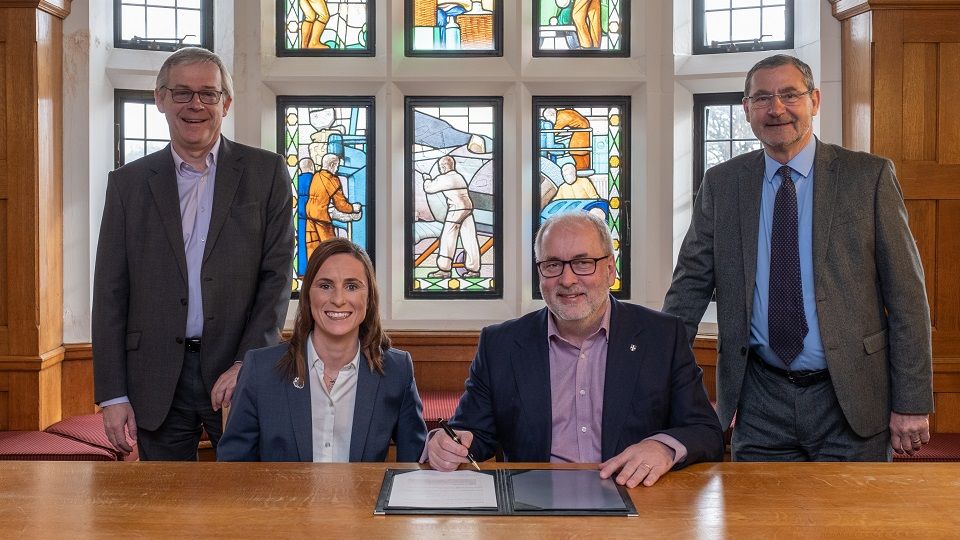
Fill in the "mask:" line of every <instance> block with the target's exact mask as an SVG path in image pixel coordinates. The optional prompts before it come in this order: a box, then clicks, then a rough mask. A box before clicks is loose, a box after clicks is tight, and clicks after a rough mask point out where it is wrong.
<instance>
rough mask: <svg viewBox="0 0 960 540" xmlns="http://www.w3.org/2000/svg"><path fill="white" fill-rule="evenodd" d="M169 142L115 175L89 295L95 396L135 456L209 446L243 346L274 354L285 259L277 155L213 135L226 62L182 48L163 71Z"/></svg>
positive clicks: (166, 455) (178, 454)
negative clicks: (203, 438)
mask: <svg viewBox="0 0 960 540" xmlns="http://www.w3.org/2000/svg"><path fill="white" fill-rule="evenodd" d="M154 95H155V98H156V101H157V108H158V109H160V112H162V113H164V114H165V115H166V118H167V123H168V125H169V128H170V139H171V143H170V145H169V146H167V147H166V148H164V149H163V150H160V151H159V152H155V153H153V154H150V155H148V156H145V157H143V158H141V159H138V160H136V161H134V162H132V163H129V164H127V165H124V166H123V167H121V168H119V169H117V170H115V171H113V172H112V173H110V177H109V180H108V183H107V193H106V203H105V205H104V210H103V220H102V224H101V227H100V240H99V244H98V246H97V262H96V270H95V274H94V292H93V365H94V382H95V399H96V401H97V403H98V404H99V405H100V406H101V407H103V422H104V427H105V428H106V431H107V436H108V437H109V439H110V442H111V443H112V444H113V445H114V447H116V448H117V449H118V450H120V451H122V452H129V451H131V447H130V445H129V444H128V443H127V439H126V437H125V432H126V434H128V435H129V436H130V437H131V438H133V439H136V440H137V442H138V447H139V452H140V458H141V459H149V460H194V459H196V457H197V443H198V442H199V439H200V435H201V428H203V429H206V431H207V434H208V435H209V436H210V440H211V442H212V443H213V445H214V447H216V444H217V442H218V441H219V439H220V435H221V433H222V423H221V412H220V409H221V407H222V406H225V405H229V403H230V398H231V395H232V394H233V389H234V387H235V386H236V381H237V373H238V372H239V370H240V362H241V360H242V359H243V356H244V354H245V353H246V351H248V350H250V349H256V348H259V347H264V346H267V345H272V344H274V343H276V342H277V340H278V338H279V331H280V328H281V327H282V325H283V320H284V317H285V315H286V310H287V302H288V299H289V297H290V283H291V282H290V279H291V276H290V273H291V268H292V267H291V259H292V254H293V233H292V230H291V226H292V218H291V216H292V213H291V212H292V208H293V207H292V205H291V190H290V180H289V177H288V175H287V172H286V169H285V167H284V163H283V160H282V159H281V158H280V156H278V155H276V154H274V153H271V152H267V151H265V150H260V149H257V148H251V147H249V146H244V145H241V144H238V143H235V142H231V141H229V140H227V139H226V138H224V137H221V135H220V124H221V122H222V120H223V118H224V117H225V116H226V115H227V111H228V110H229V109H230V104H231V102H232V97H233V83H232V79H231V77H230V74H229V73H228V72H227V69H226V67H225V66H224V64H223V62H222V61H221V60H220V58H219V57H218V56H217V55H215V54H214V53H211V52H209V51H207V50H204V49H200V48H192V47H191V48H185V49H180V50H179V51H177V52H175V53H174V54H173V55H171V56H170V57H169V58H168V59H167V60H166V62H164V64H163V66H162V67H161V68H160V72H159V74H158V75H157V84H156V90H155V92H154Z"/></svg>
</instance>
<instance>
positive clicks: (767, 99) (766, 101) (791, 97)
mask: <svg viewBox="0 0 960 540" xmlns="http://www.w3.org/2000/svg"><path fill="white" fill-rule="evenodd" d="M811 92H813V89H812V88H811V89H810V90H807V91H806V92H784V93H782V94H760V95H757V96H747V97H745V98H743V99H746V100H749V101H750V105H751V106H752V107H754V108H756V109H766V108H767V107H769V106H771V105H773V100H774V99H776V98H780V103H783V104H784V105H793V104H794V103H797V102H798V101H800V98H802V97H803V96H805V95H807V94H810V93H811Z"/></svg>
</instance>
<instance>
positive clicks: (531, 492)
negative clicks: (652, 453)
mask: <svg viewBox="0 0 960 540" xmlns="http://www.w3.org/2000/svg"><path fill="white" fill-rule="evenodd" d="M374 514H470V515H484V514H486V515H511V516H521V515H541V516H542V515H555V516H597V515H606V516H636V515H637V509H636V507H635V506H634V505H633V501H632V500H631V499H630V495H629V494H628V493H627V490H626V489H625V488H624V487H623V486H619V485H617V484H616V482H614V481H613V480H612V479H607V480H603V479H601V478H600V474H599V472H598V471H596V470H590V469H496V470H491V471H481V472H476V471H467V470H463V471H453V472H439V471H432V470H410V469H388V470H387V472H386V473H385V474H384V477H383V484H382V485H381V486H380V496H379V497H378V498H377V507H376V509H375V510H374Z"/></svg>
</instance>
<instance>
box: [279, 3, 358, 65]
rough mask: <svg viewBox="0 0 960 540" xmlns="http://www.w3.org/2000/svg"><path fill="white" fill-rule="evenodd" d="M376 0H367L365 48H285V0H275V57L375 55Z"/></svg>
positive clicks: (354, 56)
mask: <svg viewBox="0 0 960 540" xmlns="http://www.w3.org/2000/svg"><path fill="white" fill-rule="evenodd" d="M376 3H377V2H376V0H367V3H366V6H367V48H366V49H305V48H302V47H301V48H300V49H287V48H286V47H284V44H285V36H286V17H285V15H286V13H284V5H285V4H286V1H284V0H276V6H277V9H276V15H277V20H276V28H275V31H276V34H277V36H276V38H277V39H276V51H275V54H276V55H277V58H284V57H328V58H330V57H332V58H340V57H352V58H358V57H359V58H364V57H370V56H376V55H377V9H376Z"/></svg>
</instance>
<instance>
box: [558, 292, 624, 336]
mask: <svg viewBox="0 0 960 540" xmlns="http://www.w3.org/2000/svg"><path fill="white" fill-rule="evenodd" d="M612 305H613V302H607V308H606V309H605V310H604V311H603V317H602V318H601V319H600V328H598V329H597V331H596V332H594V333H593V334H591V335H590V336H589V337H587V339H591V338H593V336H595V335H597V334H600V333H601V332H602V334H601V335H602V336H603V338H604V340H607V341H609V339H610V306H612ZM553 338H556V339H562V340H563V341H567V340H566V339H564V338H563V336H561V335H560V334H559V333H558V332H557V323H556V321H555V320H554V318H553V313H551V312H550V310H549V309H548V310H547V340H548V341H549V340H550V339H553ZM584 341H586V340H584ZM567 343H569V342H567Z"/></svg>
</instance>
